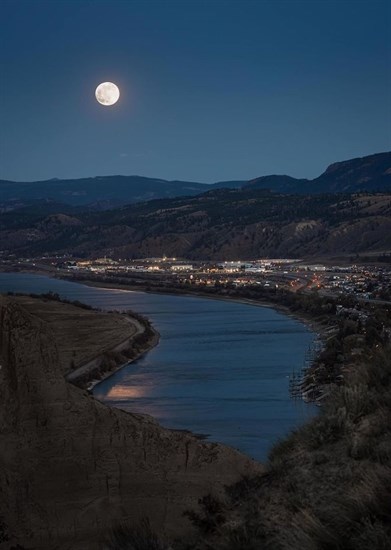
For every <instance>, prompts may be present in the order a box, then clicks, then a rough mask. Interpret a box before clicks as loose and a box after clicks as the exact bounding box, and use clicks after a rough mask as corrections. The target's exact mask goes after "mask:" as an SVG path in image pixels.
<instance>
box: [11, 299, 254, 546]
mask: <svg viewBox="0 0 391 550" xmlns="http://www.w3.org/2000/svg"><path fill="white" fill-rule="evenodd" d="M0 350H1V359H0V363H1V369H0V388H1V401H0V495H1V497H0V516H1V517H2V518H3V520H4V523H5V524H6V525H7V528H8V531H9V533H10V535H11V537H10V543H4V544H3V545H2V544H0V547H1V548H7V547H8V546H10V544H11V543H16V542H17V543H19V544H21V545H22V546H25V547H26V548H29V549H39V550H45V549H51V550H52V549H55V548H56V549H79V548H80V549H83V550H87V549H98V548H101V541H102V538H103V537H104V536H105V533H106V532H107V531H108V529H109V528H110V527H112V526H113V525H116V524H118V523H120V522H123V521H129V522H135V521H137V520H138V518H140V517H142V516H149V518H150V519H151V522H152V525H153V526H154V528H155V529H156V530H157V531H159V532H165V533H167V534H168V535H177V534H181V533H184V532H185V531H186V530H187V529H188V528H189V524H188V523H187V520H186V519H185V518H184V517H183V515H182V513H183V510H185V509H187V508H191V507H194V506H195V505H196V502H197V500H198V498H199V497H200V496H202V495H204V494H206V493H208V492H211V491H212V492H219V491H220V490H221V489H222V486H223V485H224V484H227V483H231V482H233V481H235V480H237V479H239V478H240V477H241V476H242V475H244V474H245V475H251V474H252V473H257V472H260V471H261V466H260V465H258V464H256V463H254V462H253V461H252V460H250V459H248V458H247V457H245V456H243V455H241V454H240V453H238V452H236V451H234V450H233V449H230V448H228V447H224V446H223V445H219V444H211V443H204V442H202V441H199V440H198V439H196V438H195V437H193V436H191V435H187V434H183V433H178V432H173V431H170V430H166V429H164V428H162V427H160V426H159V425H158V424H157V422H156V421H155V420H154V419H153V418H151V417H149V416H144V415H137V414H128V413H125V412H123V411H120V410H116V409H110V408H108V407H106V406H105V405H103V404H101V403H99V402H98V401H96V400H94V399H93V397H92V396H90V395H88V394H87V393H86V392H83V391H82V390H80V389H79V388H76V387H74V386H72V385H70V384H68V383H67V382H66V381H65V380H64V378H63V377H62V375H61V372H60V369H59V358H58V354H57V350H56V347H55V344H54V340H53V338H52V337H51V334H50V328H49V327H48V326H47V325H46V324H45V323H44V322H43V321H41V320H40V319H38V318H36V317H34V316H33V315H31V314H30V313H28V312H27V311H26V310H25V309H24V308H23V307H22V306H20V305H19V304H17V303H15V301H14V300H13V299H12V298H8V297H0Z"/></svg>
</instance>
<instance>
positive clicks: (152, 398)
mask: <svg viewBox="0 0 391 550" xmlns="http://www.w3.org/2000/svg"><path fill="white" fill-rule="evenodd" d="M50 290H51V291H53V292H58V293H59V294H60V295H61V296H62V297H65V298H68V299H71V300H80V301H81V302H84V303H87V304H90V305H92V306H94V307H99V308H102V309H108V310H110V309H133V310H134V311H137V312H139V313H142V314H143V315H145V316H147V317H148V318H149V319H150V320H151V321H152V323H153V325H154V327H155V328H156V329H157V330H158V331H159V333H160V335H161V338H160V343H159V345H158V346H157V347H155V348H154V349H152V350H151V351H149V352H148V353H147V354H145V355H144V356H143V357H142V358H140V359H139V360H138V361H136V362H134V363H132V364H130V365H128V366H126V367H125V368H123V369H121V370H119V371H118V372H116V373H115V374H113V376H111V377H110V378H108V379H106V380H105V381H103V382H102V383H100V384H98V385H97V386H96V387H95V389H94V395H95V397H96V398H97V399H99V400H101V401H103V402H104V403H106V404H108V405H111V406H115V407H119V408H121V409H125V410H127V411H133V412H139V413H147V414H150V415H152V416H154V417H155V418H156V419H157V420H158V421H159V422H160V423H161V424H162V425H163V426H166V427H168V428H175V429H185V430H191V431H193V432H196V433H198V434H203V435H205V436H208V438H209V439H210V440H212V441H219V442H222V443H225V444H227V445H230V446H232V447H235V448H237V449H239V450H240V451H242V452H245V453H246V454H248V455H250V456H251V457H253V458H255V459H258V460H261V461H264V460H265V459H266V457H267V453H268V451H269V450H270V448H271V446H272V444H273V443H274V442H276V441H277V440H279V439H280V438H282V437H284V435H286V434H287V433H288V432H289V431H290V430H291V429H293V428H295V427H297V426H298V425H300V424H302V423H303V422H304V421H305V420H306V419H308V418H309V417H310V416H312V415H314V414H315V407H314V406H313V405H308V404H305V403H303V402H302V401H294V400H292V399H290V397H289V388H288V382H289V380H288V377H289V375H290V374H291V373H292V370H294V369H295V370H296V371H297V370H299V369H300V368H301V366H302V365H303V361H304V356H305V352H306V351H307V349H308V347H309V345H310V344H311V342H313V340H314V337H315V335H314V333H312V332H311V331H310V330H309V329H308V328H307V327H306V326H305V325H304V324H302V323H301V322H299V321H297V320H296V319H293V318H291V317H289V316H286V315H284V314H282V313H279V312H277V311H275V310H273V309H271V308H268V307H258V306H252V305H248V304H241V303H238V302H232V301H222V300H212V299H207V298H198V297H188V296H171V295H159V294H146V293H143V292H130V291H122V290H112V289H99V288H93V287H88V286H85V285H81V284H76V283H71V282H68V281H62V280H59V279H51V278H48V277H44V276H39V275H32V274H26V273H12V274H11V273H0V292H7V291H13V292H26V293H28V292H34V293H42V292H48V291H50Z"/></svg>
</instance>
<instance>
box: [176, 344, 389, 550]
mask: <svg viewBox="0 0 391 550" xmlns="http://www.w3.org/2000/svg"><path fill="white" fill-rule="evenodd" d="M390 419H391V349H390V348H389V347H388V348H386V349H385V350H383V351H380V352H377V353H376V354H374V355H373V356H372V357H371V358H370V359H369V360H368V362H367V363H366V364H365V363H364V364H361V365H357V368H356V369H355V371H354V372H352V373H351V374H350V376H349V377H348V379H347V381H346V384H345V385H344V386H341V387H339V388H336V389H335V392H334V395H333V397H332V398H331V399H330V401H329V403H328V404H327V406H326V407H325V408H324V409H322V410H321V412H320V415H319V417H318V418H316V419H315V420H313V421H312V422H311V423H309V424H307V425H305V426H303V427H302V428H300V429H298V430H297V431H295V432H293V433H292V434H291V436H290V437H288V438H286V439H284V440H283V441H281V442H280V443H279V444H277V445H276V446H275V447H274V448H273V449H272V451H271V453H270V460H269V465H268V471H267V473H266V475H264V476H261V477H259V478H257V479H248V480H244V481H242V482H240V483H238V484H236V485H235V486H232V487H229V488H228V489H227V498H226V500H225V501H224V502H216V501H211V500H210V499H209V498H206V499H204V501H203V503H202V504H201V511H200V512H197V513H194V512H193V513H192V514H191V516H192V517H193V520H194V523H195V524H196V525H197V526H198V529H199V537H198V539H197V540H196V541H193V542H191V543H188V544H183V545H180V546H179V547H180V548H187V549H190V548H191V549H197V550H198V549H202V550H204V549H205V550H206V549H207V548H214V549H216V550H223V549H224V550H258V549H260V548H264V549H272V550H288V549H289V550H292V549H294V550H318V549H319V550H320V549H322V550H323V549H324V550H333V549H335V550H339V549H346V550H350V549H351V550H369V549H371V550H386V549H388V548H390V547H391V506H390V502H391V470H390V466H391V434H390Z"/></svg>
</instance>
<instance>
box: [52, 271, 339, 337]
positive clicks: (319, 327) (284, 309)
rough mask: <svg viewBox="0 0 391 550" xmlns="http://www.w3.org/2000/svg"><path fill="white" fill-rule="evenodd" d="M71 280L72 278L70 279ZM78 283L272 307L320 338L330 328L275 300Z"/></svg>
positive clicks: (87, 281) (92, 281) (111, 284)
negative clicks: (295, 320)
mask: <svg viewBox="0 0 391 550" xmlns="http://www.w3.org/2000/svg"><path fill="white" fill-rule="evenodd" d="M59 278H61V279H64V280H69V279H68V278H63V277H59ZM71 280H72V279H71ZM77 282H79V283H80V284H83V285H86V286H91V287H95V288H111V289H113V290H123V291H126V292H146V293H148V294H171V295H173V296H197V297H199V298H207V299H209V300H223V301H230V302H237V303H239V304H248V305H252V306H257V307H268V308H272V309H274V310H275V311H278V312H280V313H283V314H284V315H287V316H289V317H292V318H294V319H297V320H298V321H300V322H301V323H303V324H305V325H306V326H307V327H308V328H309V329H310V330H312V331H313V332H315V333H316V334H317V335H318V336H319V338H320V339H322V340H323V339H327V338H328V337H329V336H330V330H332V328H331V327H330V326H329V325H327V324H325V323H324V322H321V321H320V320H319V319H317V318H315V317H314V316H311V315H305V314H304V313H303V312H293V311H292V310H291V309H290V308H289V307H288V306H284V305H283V304H279V303H276V302H272V301H268V300H256V299H251V298H242V297H236V296H229V295H225V296H221V295H218V294H210V293H206V292H202V291H199V290H195V291H190V292H189V290H188V289H183V291H178V289H166V288H162V289H160V290H159V289H158V288H154V289H150V288H148V287H147V286H144V287H142V286H132V285H125V284H117V283H106V282H99V281H94V280H89V279H87V280H81V281H77Z"/></svg>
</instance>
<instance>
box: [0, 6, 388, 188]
mask: <svg viewBox="0 0 391 550" xmlns="http://www.w3.org/2000/svg"><path fill="white" fill-rule="evenodd" d="M0 19H1V23H0V33H1V45H2V47H1V48H0V64H1V67H2V69H1V72H2V78H1V79H0V118H1V130H0V178H1V179H8V180H16V181H34V180H45V179H51V178H61V179H72V178H82V177H94V176H105V175H115V174H121V175H140V176H146V177H157V178H164V179H167V180H187V181H199V182H209V183H211V182H214V181H222V180H248V179H252V178H255V177H258V176H261V175H266V174H276V173H277V174H288V175H291V176H295V177H305V178H313V177H316V176H318V175H319V174H320V173H321V172H323V171H324V170H325V168H326V167H327V165H329V164H330V163H333V162H336V161H340V160H346V159H349V158H354V157H361V156H365V155H369V154H373V153H378V152H382V151H387V150H389V149H390V148H391V147H390V144H391V122H390V120H391V103H390V101H391V100H390V97H391V71H390V67H391V35H390V33H389V28H391V7H390V5H389V4H388V2H386V1H383V0H374V1H373V0H362V1H360V0H357V1H356V2H350V1H349V0H340V1H334V0H330V1H327V2H324V1H322V0H313V1H312V2H308V1H305V0H302V1H300V0H292V1H290V2H286V1H283V0H275V1H268V0H265V1H259V2H252V1H248V0H242V1H240V2H239V1H236V0H232V1H230V0H219V1H218V0H211V1H204V0H198V1H193V0H189V1H188V2H186V3H185V2H176V1H172V0H167V1H166V2H160V1H153V0H151V1H149V2H143V1H132V2H120V1H117V0H114V1H110V2H108V1H107V0H102V1H100V2H90V1H87V0H86V1H76V0H75V1H58V2H50V1H41V0H37V1H35V2H29V1H22V0H15V1H8V0H3V2H2V3H1V5H0ZM105 81H110V82H115V83H116V84H117V85H118V87H119V89H120V90H121V99H120V101H119V102H118V103H117V104H116V105H115V106H114V107H113V108H112V109H103V108H102V107H101V106H100V105H99V104H98V103H97V101H95V99H94V96H93V93H94V90H95V87H96V85H97V84H98V83H99V82H105Z"/></svg>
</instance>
